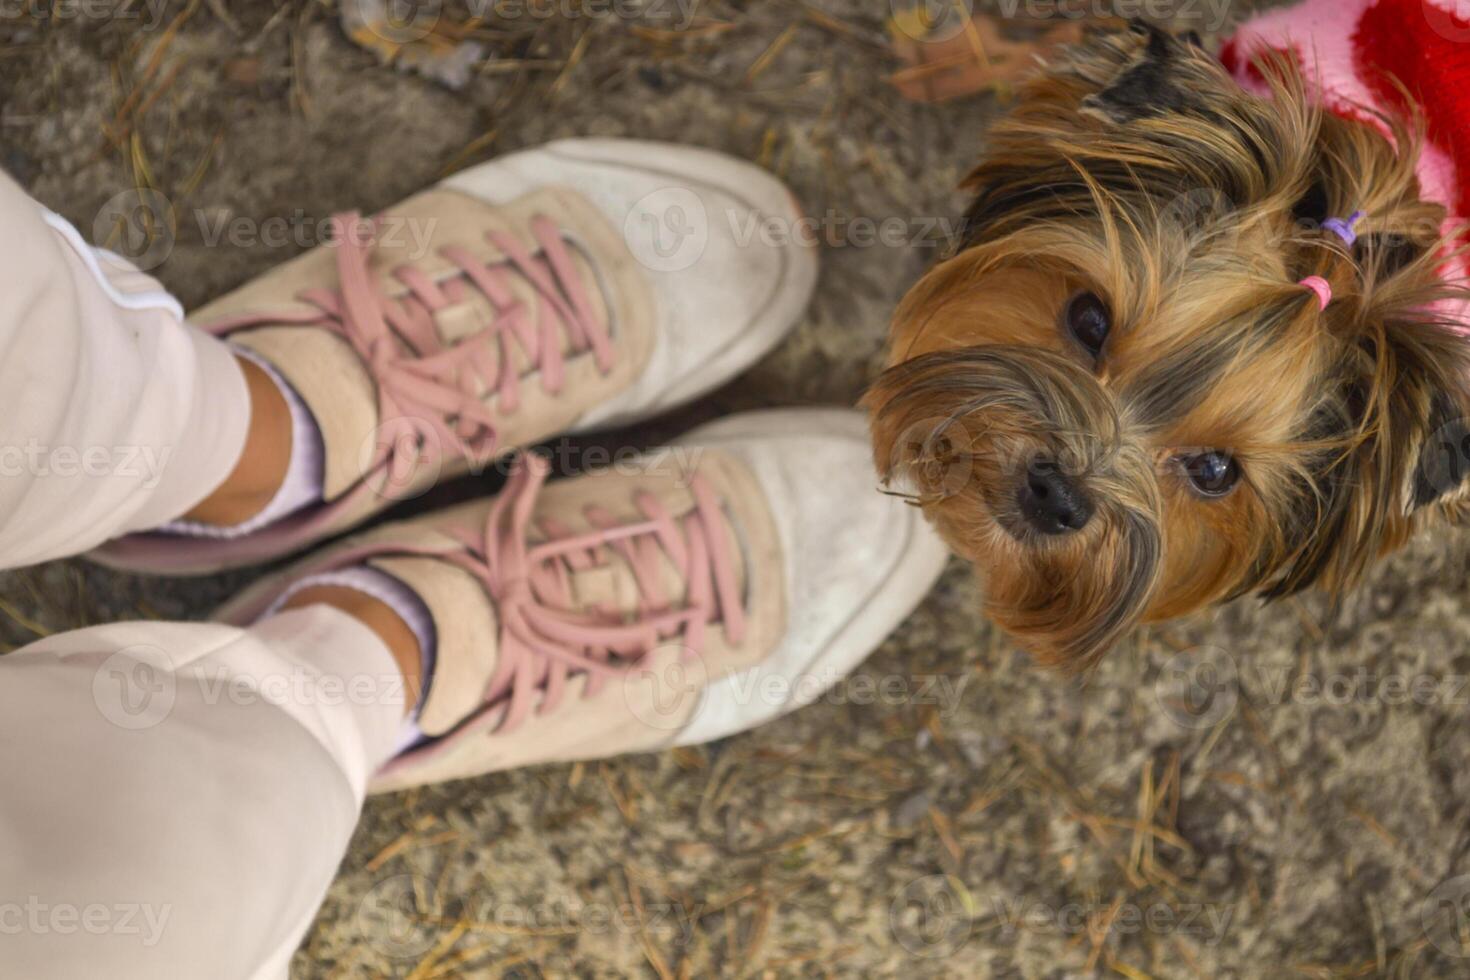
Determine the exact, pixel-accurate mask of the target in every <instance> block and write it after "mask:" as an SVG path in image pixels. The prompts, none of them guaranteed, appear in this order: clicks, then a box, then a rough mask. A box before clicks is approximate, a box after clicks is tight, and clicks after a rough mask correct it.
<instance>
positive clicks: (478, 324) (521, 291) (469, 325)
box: [395, 249, 611, 375]
mask: <svg viewBox="0 0 1470 980" xmlns="http://www.w3.org/2000/svg"><path fill="white" fill-rule="evenodd" d="M570 254H571V258H572V264H573V266H574V267H575V268H576V270H577V276H578V278H579V279H580V280H581V282H582V283H583V284H584V285H585V286H586V289H585V290H584V292H585V293H586V296H587V302H588V308H589V310H590V312H591V314H592V317H593V319H595V320H596V321H597V322H598V323H608V322H609V317H610V316H611V313H610V312H609V309H608V304H607V298H606V297H605V296H604V295H603V287H602V285H601V283H600V282H599V280H598V276H597V270H596V269H595V268H594V267H593V266H592V263H591V262H589V261H587V259H586V258H585V257H584V256H583V255H582V253H581V252H580V251H578V250H577V249H570ZM497 268H509V266H505V265H497ZM543 268H545V269H546V273H547V275H548V276H551V275H553V273H552V272H551V270H550V268H549V267H546V266H545V265H544V263H543ZM431 271H433V270H431ZM440 271H445V272H447V271H450V270H440ZM504 279H505V286H506V289H507V290H508V291H509V292H510V294H511V296H512V297H514V300H515V302H516V303H518V304H519V305H520V306H521V307H523V308H524V309H525V311H526V313H525V315H526V316H527V324H528V325H529V326H530V328H531V333H532V334H533V335H535V336H537V337H538V338H539V336H540V334H541V329H540V328H541V327H542V324H540V323H538V322H537V315H538V313H540V314H541V315H543V316H546V317H554V316H555V313H554V311H553V310H552V309H551V307H550V306H549V305H548V304H547V303H546V301H545V300H544V299H543V298H542V297H541V295H540V293H539V292H538V291H537V290H536V287H535V286H534V285H532V284H531V282H530V281H529V280H528V279H526V277H525V276H523V275H521V274H520V273H519V272H517V271H514V270H512V271H510V272H509V273H508V274H507V275H505V277H504ZM466 282H468V281H467V280H466ZM395 298H397V297H396V295H395ZM499 317H500V314H499V313H497V312H496V310H495V307H494V306H493V305H492V304H491V302H490V300H489V299H488V298H487V297H486V296H485V295H484V294H483V293H481V292H479V291H478V290H476V289H474V288H471V287H469V286H468V285H467V286H466V296H465V298H464V299H463V300H461V301H460V302H458V303H453V304H451V305H449V306H447V307H444V308H443V309H441V310H438V311H436V312H435V314H434V326H435V328H436V329H437V331H438V333H439V336H440V338H441V339H442V340H443V341H444V343H445V344H454V343H457V342H459V341H461V340H463V339H465V338H466V337H470V336H473V335H474V334H477V333H479V332H480V331H481V330H484V329H485V328H487V327H491V326H494V325H495V323H496V322H497V320H498V318H499ZM551 335H552V336H553V337H554V338H555V340H556V342H557V344H558V345H560V348H561V354H562V357H563V359H565V358H567V357H572V356H574V355H575V351H574V350H573V346H572V335H571V333H570V331H568V330H567V329H566V326H565V325H564V324H560V323H558V324H556V325H555V329H553V330H552V331H551ZM506 348H507V349H508V350H509V351H510V356H511V363H512V364H513V365H514V366H515V369H516V372H517V373H518V374H521V375H524V374H527V373H528V372H531V371H534V370H536V365H534V364H533V363H532V361H531V357H530V355H529V354H527V353H526V350H525V348H523V347H522V346H521V345H520V344H519V343H517V342H515V341H509V342H508V343H507V344H506Z"/></svg>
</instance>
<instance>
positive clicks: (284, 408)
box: [183, 355, 293, 527]
mask: <svg viewBox="0 0 1470 980" xmlns="http://www.w3.org/2000/svg"><path fill="white" fill-rule="evenodd" d="M236 359H237V360H238V361H239V362H240V368H241V370H242V371H243V372H244V374H245V385H246V388H247V390H248V391H249V393H250V430H249V433H248V435H247V436H246V439H245V448H244V450H243V451H242V452H241V453H240V460H239V462H237V463H236V464H235V468H234V470H233V471H231V473H230V475H229V476H228V477H227V478H226V479H225V482H224V483H222V484H221V485H220V486H219V487H218V488H217V489H216V490H215V491H214V493H212V494H210V495H209V496H208V497H206V498H205V499H204V500H203V501H202V502H200V503H199V504H198V505H197V506H196V507H195V508H194V509H193V510H191V511H189V513H187V514H185V515H184V518H183V519H184V520H185V521H190V522H195V523H199V524H210V525H216V526H220V527H229V526H232V525H235V524H243V523H244V522H246V521H248V520H249V519H250V518H252V517H255V516H256V515H257V514H259V513H260V512H261V511H263V510H265V508H266V506H267V505H268V504H269V503H270V502H271V500H272V499H273V498H274V497H275V495H276V491H278V490H279V489H280V488H281V483H282V482H283V481H284V480H285V478H286V471H287V470H288V469H289V467H290V465H291V450H292V442H293V440H292V434H291V433H292V424H291V408H290V406H289V405H288V404H287V402H286V398H285V395H283V394H282V392H281V389H280V388H279V387H278V386H277V385H276V383H275V382H274V381H273V380H271V377H270V375H269V374H267V373H266V372H265V369H264V368H262V367H261V366H260V365H258V364H256V363H255V362H254V361H252V360H251V359H250V358H248V357H244V356H241V355H236Z"/></svg>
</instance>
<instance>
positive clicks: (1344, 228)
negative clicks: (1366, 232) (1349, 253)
mask: <svg viewBox="0 0 1470 980" xmlns="http://www.w3.org/2000/svg"><path fill="white" fill-rule="evenodd" d="M1365 213H1366V212H1363V211H1354V212H1353V213H1352V217H1350V218H1348V219H1347V220H1346V221H1343V220H1342V219H1341V218H1328V219H1327V220H1326V221H1324V222H1322V227H1323V228H1326V229H1327V230H1328V231H1330V232H1332V233H1333V234H1334V235H1336V236H1337V237H1338V238H1341V239H1342V240H1343V241H1344V242H1345V243H1346V244H1347V247H1348V248H1352V247H1353V242H1356V241H1357V240H1358V233H1357V232H1356V231H1353V225H1355V224H1357V223H1358V222H1359V221H1361V220H1362V219H1363V215H1364V214H1365Z"/></svg>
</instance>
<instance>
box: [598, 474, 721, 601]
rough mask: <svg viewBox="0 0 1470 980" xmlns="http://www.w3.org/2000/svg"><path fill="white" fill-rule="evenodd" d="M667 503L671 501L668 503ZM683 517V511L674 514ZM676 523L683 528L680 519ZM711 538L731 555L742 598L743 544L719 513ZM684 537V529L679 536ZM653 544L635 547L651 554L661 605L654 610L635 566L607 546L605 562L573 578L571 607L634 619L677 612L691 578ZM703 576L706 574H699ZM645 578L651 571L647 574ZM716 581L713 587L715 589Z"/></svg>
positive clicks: (646, 540) (646, 539) (647, 540)
mask: <svg viewBox="0 0 1470 980" xmlns="http://www.w3.org/2000/svg"><path fill="white" fill-rule="evenodd" d="M665 503H668V501H665ZM692 507H693V503H692V501H690V502H689V503H688V504H687V506H685V507H683V508H682V510H683V511H684V512H687V511H688V510H689V509H692ZM674 513H676V514H678V513H680V510H674ZM676 521H677V522H678V523H680V524H682V519H681V518H676ZM707 530H708V531H709V533H710V534H712V535H719V536H721V537H722V538H723V540H724V544H725V551H726V554H728V555H730V564H731V566H732V568H733V571H734V574H735V582H736V589H737V591H738V592H739V593H741V594H743V593H744V591H745V561H744V556H743V553H742V552H743V549H742V548H741V546H740V540H739V537H738V535H737V534H736V532H735V529H734V528H733V527H732V526H731V524H730V520H729V517H728V516H727V515H725V514H724V513H723V512H721V513H720V515H719V518H718V521H717V522H716V525H715V526H714V527H711V528H707ZM683 533H684V531H683V528H682V526H681V527H680V528H679V534H680V535H681V536H682V535H683ZM652 543H653V539H652V538H651V537H644V538H641V539H640V540H638V542H637V544H636V547H638V548H639V549H648V550H649V552H650V553H652V561H651V562H650V563H649V564H651V565H652V566H653V569H654V570H655V571H656V578H655V579H654V581H655V583H656V586H657V588H658V593H657V598H659V599H661V600H662V605H661V606H660V607H658V608H654V607H653V606H652V605H651V603H652V599H653V598H654V596H653V595H650V594H646V593H645V592H644V591H643V590H642V589H640V588H639V580H638V577H637V575H636V574H635V573H634V571H633V565H632V563H631V562H630V561H629V560H628V558H627V556H626V555H625V554H624V553H623V552H622V551H621V550H620V549H619V548H617V547H615V546H608V547H606V549H605V554H604V558H605V560H604V561H603V562H602V563H601V564H599V565H597V566H596V567H594V568H586V569H581V570H577V571H573V572H572V573H571V575H570V580H571V596H572V606H573V608H574V609H597V610H600V611H605V612H611V613H621V614H623V615H625V616H628V617H635V616H637V615H639V614H640V613H642V612H648V611H652V612H658V611H662V610H663V609H677V608H681V607H683V606H684V605H685V604H686V602H687V600H688V598H689V580H688V577H687V576H686V575H685V574H684V573H683V572H681V571H680V569H679V568H678V567H677V566H676V565H675V564H674V560H673V559H672V558H671V557H670V556H669V554H668V553H667V552H666V551H664V549H663V548H662V547H655V548H651V549H650V548H649V545H651V544H652ZM700 573H701V574H703V571H702V570H701V572H700ZM644 574H645V575H647V574H648V571H647V570H645V572H644ZM713 585H714V583H713V578H711V582H710V586H711V589H713Z"/></svg>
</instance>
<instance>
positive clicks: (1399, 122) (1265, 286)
mask: <svg viewBox="0 0 1470 980" xmlns="http://www.w3.org/2000/svg"><path fill="white" fill-rule="evenodd" d="M1324 2H1325V0H1307V3H1306V6H1307V7H1312V6H1314V5H1315V6H1316V7H1317V8H1319V9H1318V12H1319V13H1320V12H1321V11H1320V8H1322V6H1323V4H1324ZM1332 2H1334V3H1335V2H1337V0H1332ZM1383 4H1384V5H1386V6H1390V7H1396V6H1407V5H1412V6H1413V7H1415V8H1417V7H1418V6H1419V5H1418V2H1417V0H1413V2H1412V4H1410V3H1409V0H1405V2H1404V3H1403V4H1400V3H1398V2H1397V0H1383ZM1363 6H1364V3H1363V0H1350V2H1347V3H1346V4H1345V5H1343V6H1342V7H1341V8H1335V9H1341V10H1342V16H1346V15H1347V11H1346V8H1347V7H1352V8H1354V9H1356V8H1361V7H1363ZM1340 19H1341V18H1340ZM1348 26H1351V24H1349V25H1348ZM1467 36H1470V34H1467ZM1461 46H1462V47H1464V45H1461ZM1226 54H1228V55H1231V56H1232V57H1234V58H1235V59H1236V60H1237V62H1238V64H1237V68H1236V72H1235V74H1232V72H1231V71H1230V70H1227V68H1226V67H1225V66H1224V65H1222V62H1221V60H1219V59H1218V58H1217V57H1215V56H1212V55H1211V54H1209V53H1208V52H1207V51H1206V50H1204V49H1203V48H1202V47H1201V45H1200V44H1199V41H1198V39H1197V38H1196V37H1193V36H1189V35H1184V36H1174V35H1172V34H1170V33H1166V32H1164V31H1163V30H1160V29H1157V28H1154V27H1151V26H1146V25H1136V24H1135V25H1131V26H1129V27H1127V28H1125V29H1122V30H1118V31H1113V32H1109V33H1104V34H1100V35H1097V36H1093V37H1091V38H1089V39H1087V40H1086V41H1085V42H1084V43H1082V44H1081V45H1079V46H1077V47H1075V48H1073V49H1070V50H1069V51H1068V52H1067V53H1065V54H1063V55H1062V56H1060V57H1058V58H1057V59H1055V60H1054V61H1053V63H1052V64H1050V65H1049V66H1046V67H1044V68H1043V69H1041V70H1040V71H1039V72H1038V74H1036V75H1035V76H1034V77H1032V78H1031V79H1030V80H1029V81H1028V82H1027V83H1025V84H1024V85H1023V86H1021V87H1020V88H1019V89H1018V90H1017V93H1016V101H1015V105H1014V107H1013V109H1012V111H1010V112H1009V114H1008V116H1007V117H1006V118H1005V119H1004V120H1003V121H1002V122H1000V123H999V124H998V125H997V126H996V127H995V128H994V129H993V130H992V131H991V133H990V136H989V147H988V152H987V154H986V156H985V158H984V159H983V160H982V162H981V163H980V164H979V166H978V167H977V168H976V169H975V170H974V171H973V172H972V173H971V174H970V176H969V177H968V178H967V180H966V181H965V183H964V185H963V186H964V188H965V190H966V191H968V192H970V193H972V194H973V195H974V196H973V203H971V204H970V206H969V209H968V211H967V212H966V213H965V216H964V221H963V223H962V232H961V234H960V236H959V242H958V244H957V246H956V248H955V250H954V251H953V253H952V254H951V255H950V256H949V257H948V258H947V259H946V260H944V261H943V262H941V263H939V264H938V265H937V266H936V267H934V268H933V269H932V270H931V271H929V272H928V273H927V274H926V275H925V276H924V277H923V278H922V280H921V281H920V282H919V283H918V284H917V285H916V286H914V288H913V289H912V290H911V291H910V292H909V293H908V295H907V296H906V297H905V298H904V299H903V301H902V303H901V304H900V306H899V308H898V310H897V312H896V314H895V316H894V320H893V324H892V331H891V337H890V344H891V354H890V357H889V367H888V368H887V370H886V371H885V372H884V373H883V375H882V376H881V377H880V378H879V379H878V380H877V382H876V383H875V384H874V386H873V387H872V389H871V390H870V391H869V393H868V394H867V396H866V398H865V404H866V406H867V408H868V410H869V412H870V416H871V423H872V433H873V439H874V447H875V453H876V459H877V463H878V466H879V469H880V471H881V472H882V473H883V474H884V475H885V477H892V478H903V479H904V481H905V482H906V483H907V485H908V487H909V488H910V490H911V492H912V493H913V495H914V498H915V502H916V503H917V504H918V505H920V506H922V507H923V508H924V510H925V511H926V513H927V516H928V517H929V518H930V519H931V520H932V521H933V523H934V524H935V525H936V526H937V527H938V529H939V530H940V532H941V533H942V534H943V536H944V537H945V539H946V540H947V541H948V542H949V544H950V545H951V546H952V547H953V549H954V550H955V551H956V552H958V553H959V554H960V555H961V556H963V557H964V558H966V559H968V560H969V561H971V562H973V563H974V564H975V566H976V567H977V570H978V571H979V577H980V580H981V584H982V590H983V594H984V596H985V599H986V603H987V607H988V611H989V613H990V615H991V616H992V617H993V619H994V620H995V621H996V622H997V623H998V624H999V625H1000V626H1001V627H1002V628H1003V629H1005V630H1006V631H1008V632H1009V633H1010V634H1012V635H1013V636H1014V637H1015V638H1016V639H1017V640H1018V642H1019V643H1020V644H1021V645H1022V646H1023V647H1026V648H1028V649H1029V650H1030V651H1032V652H1033V653H1034V654H1035V655H1036V656H1037V658H1038V659H1039V660H1041V661H1042V662H1045V663H1048V664H1052V665H1057V666H1062V667H1065V668H1069V669H1082V668H1085V667H1087V666H1089V665H1091V664H1094V663H1095V662H1096V661H1097V660H1098V659H1099V658H1100V657H1101V656H1102V655H1103V654H1104V653H1106V652H1107V651H1108V650H1109V648H1110V647H1112V646H1113V645H1114V644H1115V643H1116V642H1117V641H1118V640H1119V639H1120V638H1122V637H1124V636H1125V635H1126V634H1127V633H1128V632H1129V631H1130V630H1132V629H1133V628H1134V627H1135V626H1136V625H1137V624H1140V623H1151V622H1158V621H1162V620H1168V619H1172V618H1174V617H1178V616H1181V615H1184V614H1188V613H1191V612H1193V611H1196V610H1199V609H1201V608H1203V607H1206V606H1209V605H1211V604H1214V603H1219V602H1222V601H1225V600H1229V599H1231V598H1234V597H1237V596H1242V595H1246V594H1251V593H1255V594H1259V595H1261V596H1264V597H1267V598H1276V597H1281V596H1288V595H1291V594H1293V593H1297V592H1299V591H1301V590H1303V589H1306V588H1308V587H1312V586H1321V587H1325V588H1327V589H1329V590H1343V589H1346V588H1348V587H1350V586H1352V585H1353V584H1354V583H1355V582H1357V581H1359V580H1360V579H1361V578H1362V576H1363V574H1364V572H1365V570H1366V569H1367V568H1368V567H1369V566H1370V565H1371V564H1372V563H1373V562H1374V561H1375V560H1376V559H1377V558H1378V557H1380V556H1382V555H1384V554H1385V553H1387V552H1389V551H1391V550H1393V549H1395V548H1397V547H1398V546H1400V545H1401V544H1403V543H1404V542H1405V540H1406V539H1407V538H1409V536H1410V535H1411V534H1413V533H1414V532H1415V531H1416V530H1418V529H1421V528H1423V527H1426V526H1429V525H1432V524H1433V523H1435V522H1437V521H1443V520H1448V519H1453V518H1454V517H1456V516H1457V514H1458V510H1459V500H1460V496H1461V491H1462V489H1463V486H1464V482H1465V478H1467V477H1470V466H1467V465H1465V457H1464V449H1465V445H1466V441H1467V436H1470V430H1467V428H1466V426H1465V419H1466V417H1467V416H1470V343H1467V340H1466V338H1465V337H1464V336H1462V334H1463V333H1464V331H1465V330H1466V329H1467V327H1466V325H1465V321H1464V319H1463V314H1462V313H1461V312H1460V309H1461V304H1464V303H1465V302H1467V299H1470V291H1467V290H1466V289H1464V288H1463V287H1462V286H1461V284H1460V280H1461V279H1462V278H1463V266H1462V264H1461V258H1460V256H1459V254H1458V251H1457V250H1458V237H1457V235H1456V234H1449V235H1447V233H1446V231H1445V227H1446V214H1447V210H1446V207H1445V204H1450V205H1451V206H1454V205H1455V204H1457V203H1458V202H1456V201H1445V202H1440V201H1435V200H1431V199H1430V196H1429V195H1428V194H1427V193H1426V191H1425V190H1424V188H1422V187H1421V181H1420V179H1419V177H1418V176H1416V166H1417V165H1418V164H1419V163H1420V157H1421V153H1422V152H1430V151H1431V148H1430V147H1429V145H1428V143H1427V142H1426V140H1427V139H1428V138H1429V137H1432V136H1433V133H1434V130H1433V128H1432V127H1429V128H1428V130H1427V131H1428V133H1429V137H1426V122H1425V118H1424V114H1423V112H1422V111H1420V108H1419V106H1418V105H1417V104H1416V100H1415V99H1414V98H1412V97H1411V93H1410V92H1409V91H1408V89H1407V88H1406V87H1403V86H1401V85H1400V83H1399V82H1397V81H1390V82H1389V83H1386V84H1385V85H1383V86H1381V87H1380V88H1378V89H1375V91H1378V92H1389V95H1386V96H1384V102H1385V104H1387V105H1389V106H1390V108H1388V109H1380V108H1374V107H1370V106H1362V105H1353V106H1351V107H1350V108H1351V109H1352V110H1353V111H1352V112H1342V111H1336V110H1331V109H1329V108H1326V107H1324V105H1323V101H1324V100H1323V97H1322V95H1321V93H1319V92H1317V91H1314V90H1313V82H1312V80H1311V79H1310V78H1309V72H1308V71H1306V70H1305V69H1304V66H1303V64H1302V63H1301V59H1299V58H1297V57H1294V56H1290V55H1281V54H1279V53H1275V52H1272V51H1270V50H1267V49H1265V48H1262V49H1261V50H1259V51H1257V52H1255V53H1254V54H1252V55H1250V57H1249V64H1246V63H1245V62H1244V60H1243V59H1245V57H1246V56H1245V55H1244V54H1243V53H1242V52H1240V51H1238V50H1236V51H1231V52H1226ZM1228 61H1229V58H1227V62H1228ZM1388 74H1389V73H1388V72H1387V71H1385V76H1387V75H1388ZM1247 76H1248V77H1249V78H1251V79H1253V80H1254V84H1253V85H1251V86H1246V85H1242V84H1241V82H1240V81H1239V80H1238V79H1239V78H1242V77H1247ZM1251 88H1253V89H1254V91H1252V90H1250V89H1251ZM1390 89H1392V91H1391V92H1390V91H1389V90H1390ZM1434 152H1437V151H1434ZM1467 164H1470V161H1467ZM1451 268H1458V269H1461V272H1459V273H1450V272H1449V270H1450V269H1451Z"/></svg>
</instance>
